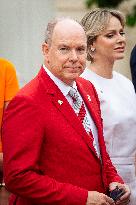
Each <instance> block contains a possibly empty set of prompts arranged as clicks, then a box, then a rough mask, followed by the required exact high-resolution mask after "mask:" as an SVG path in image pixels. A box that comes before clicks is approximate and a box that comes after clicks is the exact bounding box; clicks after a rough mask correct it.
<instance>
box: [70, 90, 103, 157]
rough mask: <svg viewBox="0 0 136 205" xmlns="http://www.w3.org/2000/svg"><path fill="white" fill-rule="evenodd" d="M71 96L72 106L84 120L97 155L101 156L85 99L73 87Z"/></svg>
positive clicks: (83, 122) (80, 118)
mask: <svg viewBox="0 0 136 205" xmlns="http://www.w3.org/2000/svg"><path fill="white" fill-rule="evenodd" d="M69 96H70V97H71V98H72V99H73V106H72V107H73V109H74V111H75V113H76V114H77V116H78V118H79V120H80V121H81V122H82V124H83V126H84V128H85V130H86V132H87V133H88V134H89V136H90V138H91V139H92V140H93V145H94V148H95V150H96V153H97V155H98V156H100V154H99V151H98V148H97V145H96V141H95V139H94V137H93V135H91V134H90V133H91V124H90V122H89V120H88V117H87V113H86V109H85V105H84V102H83V100H82V99H81V97H80V96H79V94H78V91H77V90H76V89H75V88H73V87H72V88H71V89H70V91H69Z"/></svg>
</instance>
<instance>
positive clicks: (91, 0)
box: [85, 0, 136, 26]
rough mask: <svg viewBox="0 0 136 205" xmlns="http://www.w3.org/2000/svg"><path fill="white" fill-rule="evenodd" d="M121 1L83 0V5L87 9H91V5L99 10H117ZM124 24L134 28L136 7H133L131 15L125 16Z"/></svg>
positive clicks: (135, 24)
mask: <svg viewBox="0 0 136 205" xmlns="http://www.w3.org/2000/svg"><path fill="white" fill-rule="evenodd" d="M122 1H124V0H85V4H86V7H87V8H91V6H92V5H93V4H96V5H97V6H98V7H100V8H117V7H118V5H119V4H120V3H121V2H122ZM126 24H127V25H128V26H136V5H135V6H134V7H133V11H132V13H131V14H129V15H127V16H126Z"/></svg>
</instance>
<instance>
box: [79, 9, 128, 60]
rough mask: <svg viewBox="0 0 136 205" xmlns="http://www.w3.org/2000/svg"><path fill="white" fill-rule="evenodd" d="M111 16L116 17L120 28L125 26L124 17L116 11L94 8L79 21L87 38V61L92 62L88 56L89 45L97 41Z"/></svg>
mask: <svg viewBox="0 0 136 205" xmlns="http://www.w3.org/2000/svg"><path fill="white" fill-rule="evenodd" d="M111 16H114V17H116V18H117V19H118V20H119V21H120V23H121V25H122V27H123V28H124V25H125V17H124V15H123V14H122V13H121V12H120V11H118V10H112V9H106V8H104V9H100V8H96V9H94V10H91V11H90V12H88V13H87V14H86V15H85V16H84V17H83V18H82V20H81V22H80V24H81V25H82V26H83V28H84V30H85V33H86V36H87V60H88V61H93V58H92V56H91V55H90V52H89V49H90V45H92V44H93V42H94V41H95V40H96V39H97V36H99V35H100V34H101V33H102V31H104V30H105V29H106V27H107V25H108V23H109V20H110V18H111Z"/></svg>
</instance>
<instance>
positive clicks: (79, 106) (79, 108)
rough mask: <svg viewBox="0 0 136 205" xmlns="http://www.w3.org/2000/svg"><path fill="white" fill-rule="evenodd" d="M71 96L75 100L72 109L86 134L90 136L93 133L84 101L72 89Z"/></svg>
mask: <svg viewBox="0 0 136 205" xmlns="http://www.w3.org/2000/svg"><path fill="white" fill-rule="evenodd" d="M69 95H70V96H71V97H72V99H73V105H72V107H73V109H74V111H75V113H76V114H77V116H78V118H79V120H80V121H81V122H82V124H83V126H84V128H85V130H86V132H87V133H88V134H89V133H90V131H91V125H90V123H89V120H88V117H87V113H86V109H85V105H84V102H83V100H82V99H81V98H80V96H79V94H78V91H77V90H76V89H75V88H71V89H70V91H69Z"/></svg>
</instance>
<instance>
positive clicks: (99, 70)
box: [88, 62, 113, 79]
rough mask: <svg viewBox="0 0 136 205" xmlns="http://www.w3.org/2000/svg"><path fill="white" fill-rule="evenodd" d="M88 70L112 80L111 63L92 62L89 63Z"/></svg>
mask: <svg viewBox="0 0 136 205" xmlns="http://www.w3.org/2000/svg"><path fill="white" fill-rule="evenodd" d="M88 68H89V69H90V70H92V71H93V72H95V73H96V74H97V75H100V76H101V77H103V78H108V79H110V78H112V72H113V63H107V62H106V63H96V62H93V63H90V65H89V66H88Z"/></svg>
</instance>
